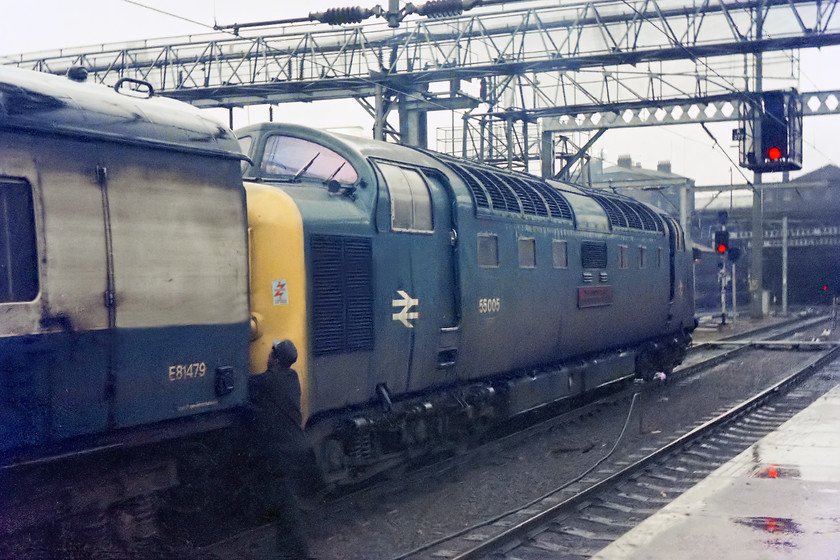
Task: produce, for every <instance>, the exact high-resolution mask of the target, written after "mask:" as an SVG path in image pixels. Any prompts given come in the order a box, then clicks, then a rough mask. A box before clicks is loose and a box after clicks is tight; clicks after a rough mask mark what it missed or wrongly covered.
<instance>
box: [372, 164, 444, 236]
mask: <svg viewBox="0 0 840 560" xmlns="http://www.w3.org/2000/svg"><path fill="white" fill-rule="evenodd" d="M378 165H379V169H380V170H382V175H384V176H385V183H386V184H387V186H388V194H389V195H390V196H391V229H393V230H394V231H413V232H431V231H434V224H433V223H432V195H431V193H430V192H429V185H428V183H426V179H425V178H424V177H423V175H421V174H420V172H418V171H417V170H415V169H410V168H408V167H402V166H398V165H391V164H389V163H382V162H379V164H378Z"/></svg>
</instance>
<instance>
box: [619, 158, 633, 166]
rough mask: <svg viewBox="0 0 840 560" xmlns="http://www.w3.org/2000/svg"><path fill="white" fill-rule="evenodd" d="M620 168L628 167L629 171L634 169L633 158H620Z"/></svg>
mask: <svg viewBox="0 0 840 560" xmlns="http://www.w3.org/2000/svg"><path fill="white" fill-rule="evenodd" d="M618 166H619V167H626V168H627V169H632V168H633V158H631V157H630V156H629V155H628V156H618Z"/></svg>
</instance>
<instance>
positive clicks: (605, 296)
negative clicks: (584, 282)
mask: <svg viewBox="0 0 840 560" xmlns="http://www.w3.org/2000/svg"><path fill="white" fill-rule="evenodd" d="M612 303H613V289H612V286H589V287H586V288H578V308H579V309H584V308H586V307H603V306H605V305H612Z"/></svg>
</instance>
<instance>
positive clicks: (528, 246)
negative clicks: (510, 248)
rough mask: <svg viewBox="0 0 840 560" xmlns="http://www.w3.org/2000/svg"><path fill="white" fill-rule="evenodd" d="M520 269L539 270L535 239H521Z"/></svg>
mask: <svg viewBox="0 0 840 560" xmlns="http://www.w3.org/2000/svg"><path fill="white" fill-rule="evenodd" d="M519 268H537V250H536V241H535V240H534V238H533V237H520V238H519Z"/></svg>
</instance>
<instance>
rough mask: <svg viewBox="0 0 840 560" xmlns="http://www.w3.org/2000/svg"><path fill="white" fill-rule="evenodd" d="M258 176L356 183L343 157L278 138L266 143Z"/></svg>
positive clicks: (300, 140) (317, 146)
mask: <svg viewBox="0 0 840 560" xmlns="http://www.w3.org/2000/svg"><path fill="white" fill-rule="evenodd" d="M260 173H261V175H263V176H265V177H268V178H272V177H276V178H278V179H280V178H282V179H291V178H294V177H297V178H298V179H302V178H305V179H316V180H321V181H329V180H336V181H338V182H339V183H341V184H344V185H352V184H354V183H355V182H356V181H357V180H358V179H359V175H358V174H357V173H356V170H355V169H353V166H352V165H350V162H349V161H347V159H345V158H344V156H342V155H340V154H338V153H336V152H334V151H333V150H331V149H329V148H327V147H326V146H322V145H320V144H316V143H315V142H312V141H310V140H304V139H303V138H295V137H294V136H284V135H282V134H276V135H274V136H271V137H270V138H269V139H268V141H266V143H265V150H264V151H263V154H262V162H261V164H260Z"/></svg>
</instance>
